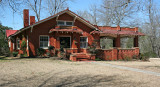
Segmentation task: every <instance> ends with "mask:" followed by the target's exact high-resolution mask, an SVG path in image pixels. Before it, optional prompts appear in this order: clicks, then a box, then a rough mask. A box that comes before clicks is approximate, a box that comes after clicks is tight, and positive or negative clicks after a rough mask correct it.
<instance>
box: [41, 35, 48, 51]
mask: <svg viewBox="0 0 160 87" xmlns="http://www.w3.org/2000/svg"><path fill="white" fill-rule="evenodd" d="M40 36H48V47H49V43H50V40H49V38H50V37H49V35H39V48H43V49H48V47H40Z"/></svg>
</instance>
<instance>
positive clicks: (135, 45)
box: [134, 36, 138, 47]
mask: <svg viewBox="0 0 160 87" xmlns="http://www.w3.org/2000/svg"><path fill="white" fill-rule="evenodd" d="M134 47H138V36H135V37H134Z"/></svg>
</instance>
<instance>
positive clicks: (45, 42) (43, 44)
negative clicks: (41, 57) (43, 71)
mask: <svg viewBox="0 0 160 87" xmlns="http://www.w3.org/2000/svg"><path fill="white" fill-rule="evenodd" d="M48 46H49V36H40V48H44V49H46V48H48Z"/></svg>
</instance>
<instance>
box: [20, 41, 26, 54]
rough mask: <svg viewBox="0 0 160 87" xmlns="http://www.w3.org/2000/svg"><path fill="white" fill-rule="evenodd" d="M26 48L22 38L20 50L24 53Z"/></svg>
mask: <svg viewBox="0 0 160 87" xmlns="http://www.w3.org/2000/svg"><path fill="white" fill-rule="evenodd" d="M26 48H27V45H26V41H25V40H23V41H22V43H21V50H22V51H23V54H25V53H26Z"/></svg>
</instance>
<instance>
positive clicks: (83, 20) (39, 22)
mask: <svg viewBox="0 0 160 87" xmlns="http://www.w3.org/2000/svg"><path fill="white" fill-rule="evenodd" d="M64 13H68V14H70V15H72V16H75V17H76V19H78V20H80V21H81V22H83V23H85V24H86V25H88V26H89V27H92V28H94V29H95V30H99V29H98V28H97V27H95V26H94V25H93V24H91V23H90V22H89V21H87V20H85V19H84V18H82V17H80V16H79V15H77V14H75V13H74V12H72V11H70V10H69V9H68V8H67V9H66V10H63V11H61V12H59V13H57V14H55V15H52V16H50V17H48V18H45V19H43V20H40V21H38V22H36V23H35V24H33V25H29V26H28V27H25V28H22V29H20V30H18V31H17V32H15V33H14V34H12V35H11V36H14V35H17V34H19V33H21V32H22V31H24V30H26V29H29V28H31V27H33V26H36V25H39V24H41V23H43V22H46V21H48V20H51V19H52V18H55V17H57V16H59V15H61V14H64Z"/></svg>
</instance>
